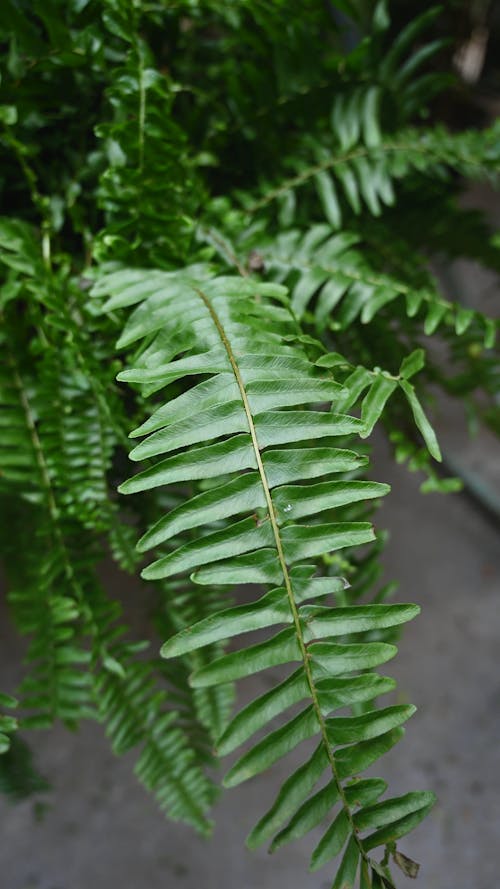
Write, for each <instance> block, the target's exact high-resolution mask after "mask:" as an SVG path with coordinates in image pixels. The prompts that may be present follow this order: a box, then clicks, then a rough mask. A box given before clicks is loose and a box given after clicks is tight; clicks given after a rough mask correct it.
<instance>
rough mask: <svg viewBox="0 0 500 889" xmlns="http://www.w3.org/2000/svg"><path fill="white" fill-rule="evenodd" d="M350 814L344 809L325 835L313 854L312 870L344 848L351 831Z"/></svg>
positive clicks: (317, 868) (321, 865)
mask: <svg viewBox="0 0 500 889" xmlns="http://www.w3.org/2000/svg"><path fill="white" fill-rule="evenodd" d="M350 827H351V824H350V821H349V816H348V814H347V812H346V810H345V809H342V810H341V811H340V812H339V813H338V815H337V817H336V818H335V820H334V821H333V822H332V824H331V825H330V827H329V828H328V830H327V831H326V833H325V834H324V835H323V837H322V838H321V840H320V841H319V843H318V845H317V846H316V848H315V850H314V852H313V853H312V856H311V864H310V868H309V869H310V870H311V871H316V870H319V869H320V867H323V865H324V864H326V863H327V861H330V860H331V859H332V858H335V856H336V855H338V854H339V852H341V851H342V849H343V848H344V846H345V844H346V841H347V838H348V836H349V833H350Z"/></svg>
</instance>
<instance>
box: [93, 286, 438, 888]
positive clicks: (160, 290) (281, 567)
mask: <svg viewBox="0 0 500 889" xmlns="http://www.w3.org/2000/svg"><path fill="white" fill-rule="evenodd" d="M138 276H139V273H138V272H136V273H133V274H132V275H131V276H130V279H129V280H127V272H117V273H115V274H111V275H110V276H108V277H106V278H104V279H102V280H101V281H100V282H99V283H98V285H97V286H96V293H97V294H102V293H106V294H108V295H109V298H110V303H111V304H112V305H113V306H114V307H119V306H120V304H123V305H130V303H131V293H132V292H133V293H134V294H135V299H136V302H137V303H138V305H137V306H136V308H135V309H134V310H133V311H132V313H131V315H130V317H129V320H128V321H127V323H126V324H125V327H124V331H123V334H122V337H121V343H122V344H123V345H126V346H130V345H132V344H134V343H139V342H144V343H145V344H146V346H147V349H146V352H149V353H150V354H151V353H155V354H157V355H161V354H162V353H164V354H165V360H164V362H163V363H159V364H158V363H155V364H154V365H151V364H149V363H148V361H146V360H144V355H145V354H146V353H145V352H143V353H142V359H141V360H140V361H139V363H138V365H137V367H136V368H134V369H131V370H126V371H123V372H122V373H121V374H120V375H119V377H120V379H122V380H127V381H128V382H131V383H141V384H146V385H149V384H152V383H154V384H155V387H156V388H157V389H159V388H160V386H166V385H167V386H168V384H169V383H170V382H171V381H172V379H176V378H179V376H180V374H181V372H182V370H183V369H186V370H188V371H189V369H190V368H193V367H197V368H198V369H199V372H201V370H202V368H203V367H204V368H205V370H204V379H203V380H202V381H201V382H199V383H195V385H194V386H192V387H191V388H190V389H187V390H186V391H184V392H183V393H182V394H180V395H178V396H177V397H173V398H172V399H170V400H166V401H164V402H162V404H161V406H160V407H158V408H157V409H156V411H154V413H153V414H152V415H151V417H150V418H149V419H147V420H146V421H145V423H143V424H142V426H141V427H139V429H137V430H136V431H135V433H134V436H142V437H143V441H142V442H141V443H140V444H138V445H137V446H136V447H135V448H134V449H133V450H132V453H131V457H132V459H133V460H137V461H141V462H143V461H151V462H150V464H149V465H148V467H147V468H144V469H143V470H142V471H141V472H139V473H138V474H137V475H136V476H134V477H133V478H132V479H130V480H129V481H127V482H125V483H124V484H123V485H122V486H121V491H122V492H123V493H127V494H133V493H136V492H140V491H144V490H151V489H154V488H157V487H162V486H164V485H168V484H173V483H180V482H187V481H191V480H192V479H193V478H197V479H208V478H219V479H220V484H218V485H216V486H215V487H210V488H209V489H208V490H207V491H206V492H204V493H202V494H197V495H195V496H194V497H192V498H191V499H188V500H186V501H185V502H184V503H182V504H181V505H179V506H178V507H177V508H175V509H173V510H171V511H170V512H169V513H167V515H165V516H164V517H163V518H162V519H160V521H159V522H158V523H157V525H156V526H155V527H154V528H153V529H151V530H150V531H148V532H147V534H146V535H145V537H144V538H143V540H142V542H141V549H144V550H145V549H149V548H151V547H153V546H154V547H159V548H160V552H159V554H158V558H157V559H156V560H155V561H154V562H153V563H152V564H151V565H149V566H148V567H147V568H146V569H144V571H143V576H144V577H145V578H148V579H166V578H168V577H171V576H175V575H177V574H184V573H186V572H189V573H191V572H193V573H192V579H193V580H194V581H195V582H196V583H198V584H200V585H201V586H203V584H205V583H207V582H210V583H217V584H227V583H246V582H250V583H253V584H259V585H260V584H264V585H265V586H266V587H267V591H266V592H265V593H264V595H263V596H262V597H261V598H257V599H256V600H255V601H253V602H252V603H251V604H248V605H243V606H236V607H235V608H230V609H226V610H224V611H222V612H219V613H218V614H216V615H213V616H210V617H208V618H206V619H204V620H202V621H199V622H198V623H196V624H194V625H188V626H186V627H185V628H184V629H182V630H180V631H179V632H178V633H177V634H176V635H175V636H174V637H173V638H171V639H169V640H167V642H166V643H165V645H164V646H163V649H162V654H163V655H164V657H167V658H171V657H176V656H179V655H182V654H185V653H187V652H190V651H196V650H198V649H203V648H204V647H205V646H207V645H209V644H212V643H215V642H218V641H221V640H226V639H230V638H232V637H233V636H240V635H241V634H242V633H252V632H254V631H256V630H262V629H268V628H269V629H271V628H273V627H279V629H278V631H277V632H275V631H273V634H272V635H268V636H267V637H266V638H265V639H264V640H262V638H261V637H258V638H257V641H252V642H251V644H250V645H248V646H247V647H240V648H238V649H237V650H232V651H231V652H230V653H228V654H224V655H222V656H221V657H218V658H217V659H216V660H214V661H212V662H211V663H208V664H206V665H204V666H202V667H201V668H199V669H198V670H196V671H195V673H194V674H193V676H192V678H191V682H192V685H193V686H194V687H195V688H207V687H213V686H218V685H219V684H221V683H225V682H228V681H233V680H237V679H240V678H244V677H247V676H250V675H252V674H254V673H256V672H258V671H260V670H264V669H267V668H268V667H271V666H276V665H279V664H282V665H290V666H292V671H291V673H290V674H289V675H288V676H287V678H286V679H285V680H284V681H283V682H282V683H281V684H279V685H278V686H277V687H275V688H273V689H272V690H271V691H269V692H266V693H265V694H264V695H263V696H262V697H260V698H259V699H257V700H256V701H254V702H252V703H251V704H250V705H248V706H247V707H246V708H245V709H244V710H243V711H241V712H240V713H239V714H237V716H236V717H235V718H234V719H233V721H232V722H231V723H230V724H229V726H228V727H227V728H226V729H225V731H224V732H223V734H222V736H221V737H220V738H219V740H218V745H217V746H218V750H219V753H220V754H225V753H228V752H230V751H231V750H234V749H235V748H237V747H239V746H240V745H241V744H243V743H245V742H246V741H248V740H249V739H250V738H252V737H253V736H254V735H255V733H256V732H258V731H259V730H260V729H263V728H264V727H268V728H269V729H270V731H269V734H267V735H266V736H265V737H264V738H263V739H261V740H259V741H257V743H256V744H255V745H254V746H253V747H250V749H248V750H247V751H246V752H245V753H243V755H242V756H241V758H240V759H239V760H238V761H237V763H236V764H235V765H234V766H233V767H232V768H231V770H230V771H229V772H228V774H227V775H226V777H225V780H224V783H225V785H226V786H234V785H236V784H239V783H241V782H242V781H245V780H247V779H249V778H251V777H253V776H254V775H256V774H258V773H260V772H262V771H264V770H265V769H267V768H269V767H270V766H272V765H273V763H275V762H276V761H277V760H278V759H280V758H281V757H282V756H283V755H285V754H286V753H288V752H289V751H290V750H291V749H292V748H294V747H295V746H297V745H298V744H299V743H301V742H302V741H305V740H306V739H309V738H312V737H316V738H317V745H318V746H317V747H316V750H315V752H314V753H313V755H312V757H311V758H308V759H307V760H306V762H305V763H304V766H303V767H301V768H300V769H299V770H298V771H297V772H296V773H295V774H293V775H292V776H291V777H290V779H289V780H288V781H287V782H286V784H285V785H284V787H283V788H282V790H281V792H280V794H279V796H278V799H277V801H276V803H275V805H274V806H273V807H272V809H271V810H270V812H269V813H267V814H266V815H265V816H264V817H263V819H262V821H261V822H260V823H259V825H258V826H257V827H256V828H255V830H254V831H253V832H252V834H251V836H250V838H249V844H250V845H252V846H254V845H258V844H259V843H261V842H264V841H265V840H270V839H272V838H273V837H274V840H273V842H272V848H273V849H274V848H278V847H279V846H281V845H283V844H284V843H286V842H288V841H289V840H291V839H293V838H296V837H299V836H302V835H303V834H304V833H306V832H308V831H309V830H310V829H311V828H312V827H314V826H316V825H317V824H319V823H320V821H322V819H323V818H324V817H325V816H326V815H327V814H328V813H329V812H331V811H332V810H333V811H334V813H335V815H334V818H333V820H332V822H331V825H330V827H329V828H328V829H327V832H326V834H325V835H324V837H323V839H322V840H321V842H320V844H319V845H318V847H317V849H316V850H315V852H314V853H313V858H312V863H311V864H312V867H313V869H315V868H316V867H320V866H321V865H323V864H325V863H326V862H327V861H329V860H330V859H331V858H333V857H334V856H336V855H337V854H339V853H341V852H342V851H343V850H344V854H343V858H342V863H341V865H340V870H339V876H338V878H337V883H336V885H339V886H340V885H343V883H342V879H343V875H345V873H346V872H347V871H349V873H350V874H351V877H352V879H354V876H355V874H356V872H357V870H358V868H359V867H360V866H361V867H362V868H366V867H368V866H371V864H370V858H369V853H370V851H371V850H372V849H373V848H375V847H376V846H377V845H379V843H380V844H382V845H383V844H385V843H387V842H393V841H395V840H397V839H398V838H399V837H400V836H402V835H403V834H404V833H406V832H407V830H409V829H410V828H411V827H412V826H413V825H414V824H416V823H418V821H419V820H420V819H421V818H422V817H423V816H424V815H425V813H426V812H427V811H428V810H429V808H430V807H431V805H432V802H433V796H432V794H429V793H414V794H407V795H406V796H404V797H401V798H399V799H397V800H396V799H394V800H386V801H382V802H377V800H378V799H379V797H380V796H381V794H382V793H383V792H384V790H385V784H384V782H382V781H378V780H375V779H366V780H362V781H360V782H354V783H352V779H353V778H354V777H355V776H356V775H358V774H359V773H360V772H362V771H364V769H366V768H367V767H368V766H369V765H370V764H371V763H373V762H375V761H376V760H377V759H378V758H379V757H380V756H381V755H382V754H383V753H385V752H386V751H387V750H389V749H390V748H391V746H392V745H393V744H394V743H396V741H397V740H398V738H399V737H400V735H401V732H402V728H401V726H402V725H403V723H404V722H405V721H406V720H407V719H408V718H409V717H410V716H411V715H412V713H413V709H414V708H412V707H409V706H406V705H405V706H400V705H395V706H388V707H385V708H383V709H381V710H369V711H368V712H365V713H362V714H361V715H352V716H336V715H334V714H335V711H336V710H338V709H339V708H342V707H344V706H345V705H348V706H352V705H353V704H354V703H356V702H363V701H372V700H373V699H374V698H375V697H377V696H378V695H379V694H383V693H384V692H388V691H390V690H391V689H392V688H393V687H394V683H393V682H392V680H390V679H388V678H387V677H383V676H380V675H379V674H378V673H376V672H374V668H375V667H377V666H380V665H381V664H383V663H385V662H386V661H387V660H389V659H390V658H392V657H393V656H394V654H395V653H396V648H395V647H394V646H393V645H391V644H388V643H385V642H377V641H371V640H370V637H369V636H367V635H366V634H367V633H368V634H370V633H373V632H376V631H377V630H380V629H384V628H391V627H396V626H399V625H400V624H403V623H405V622H406V621H407V620H410V619H411V618H412V617H414V616H415V615H416V614H417V612H418V608H417V607H416V606H414V605H387V604H369V605H363V604H356V605H348V606H340V605H337V606H336V607H335V606H331V605H328V604H318V600H320V601H321V600H322V601H323V602H324V601H328V599H327V597H329V596H331V595H333V596H335V594H336V593H341V592H342V591H343V589H344V581H343V580H342V578H341V577H329V576H321V575H318V576H316V575H315V571H316V565H317V564H318V560H319V561H320V564H321V557H322V556H323V554H326V553H334V552H336V551H339V550H343V549H345V548H353V547H359V546H361V545H363V544H366V543H368V542H369V541H371V540H373V529H372V527H371V525H370V524H369V523H367V522H348V523H340V524H339V523H336V522H335V520H333V521H332V517H333V516H334V514H335V507H336V506H338V505H339V504H342V503H344V504H346V503H351V502H356V501H359V500H369V499H370V498H374V497H375V498H376V497H379V496H382V495H383V494H384V493H385V492H386V490H387V487H386V486H384V485H380V484H377V483H374V482H366V481H349V480H346V479H345V478H343V477H342V475H341V474H342V473H344V472H345V471H346V469H349V468H355V467H356V466H359V465H360V462H365V461H363V460H362V459H360V458H359V457H358V456H357V455H356V454H355V453H354V452H352V451H350V450H345V449H342V448H339V447H336V446H335V440H336V439H337V438H338V437H339V436H346V435H352V434H355V433H356V432H359V431H362V429H363V423H362V421H361V420H358V419H356V418H355V417H350V416H348V415H346V414H342V413H336V412H335V403H336V401H337V399H341V398H342V393H343V389H342V387H341V386H340V385H339V383H338V382H336V381H335V380H334V379H333V377H332V375H331V373H330V372H328V371H325V370H324V369H321V368H318V367H317V366H316V367H315V366H314V365H313V364H312V363H311V362H310V361H309V360H308V358H307V355H306V353H305V352H304V351H302V350H301V349H300V348H297V345H294V349H293V350H291V349H290V347H289V345H287V342H289V341H290V339H295V338H296V337H297V335H298V331H297V328H296V322H295V321H294V318H293V316H292V315H291V313H290V311H289V309H288V306H287V300H286V290H285V289H284V288H283V287H281V286H279V285H276V284H255V283H254V282H253V281H250V280H244V279H241V278H231V277H227V278H215V279H211V280H205V281H201V282H197V281H194V280H192V279H191V280H190V279H189V278H186V279H185V280H184V281H178V282H176V284H175V285H174V286H172V283H171V279H170V278H169V277H168V276H165V277H164V278H163V280H162V279H161V276H156V278H155V282H156V288H155V290H154V292H153V293H152V292H151V286H150V284H149V273H148V272H147V271H145V272H144V273H143V284H142V290H143V295H144V298H141V292H140V291H141V287H140V286H139V284H138ZM132 288H133V291H132ZM180 303H181V304H182V306H183V312H182V314H179V311H178V306H179V304H180ZM257 315H258V316H259V318H265V319H266V326H265V327H263V326H262V324H260V325H259V326H257V325H256V323H255V321H256V317H257ZM167 345H168V348H167ZM332 402H333V407H334V410H333V411H331V412H326V411H324V410H322V409H319V408H318V407H314V405H319V404H330V403H332ZM320 438H322V439H325V442H324V446H321V447H319V446H318V439H320ZM339 474H340V476H339ZM303 520H305V521H303ZM186 528H192V529H195V528H196V529H197V531H198V534H197V536H196V538H194V539H193V540H192V541H190V542H188V543H181V545H180V546H178V547H177V548H171V549H169V550H167V552H166V553H165V552H163V553H162V547H163V546H164V545H165V544H167V543H168V541H170V540H172V541H173V542H174V543H175V538H176V535H177V534H178V533H179V532H180V531H181V530H183V529H186ZM203 528H205V529H206V532H205V533H204V534H202V535H200V533H199V532H200V530H201V529H203ZM200 595H203V591H200ZM301 702H302V704H303V709H301V710H300V712H299V713H298V714H296V715H292V717H291V718H289V719H288V721H286V722H285V723H284V724H282V725H281V726H280V727H279V728H274V729H273V727H272V720H273V719H274V717H276V716H278V715H280V714H283V713H286V711H287V710H288V709H289V708H290V707H292V705H296V704H299V703H301ZM269 723H271V726H269ZM323 775H325V776H326V777H327V782H328V783H327V784H326V785H325V786H324V787H323V788H322V789H320V790H319V791H316V792H313V791H314V788H315V787H316V785H317V784H318V782H319V781H320V779H321V778H322V776H323ZM311 794H312V795H311ZM349 885H350V883H349Z"/></svg>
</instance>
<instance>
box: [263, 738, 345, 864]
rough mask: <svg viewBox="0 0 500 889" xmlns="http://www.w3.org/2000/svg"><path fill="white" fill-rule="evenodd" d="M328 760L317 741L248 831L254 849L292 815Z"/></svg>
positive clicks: (318, 777)
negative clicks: (274, 799) (309, 755)
mask: <svg viewBox="0 0 500 889" xmlns="http://www.w3.org/2000/svg"><path fill="white" fill-rule="evenodd" d="M327 763H328V759H327V754H326V751H325V748H324V746H323V745H322V744H320V745H319V747H317V748H316V750H315V752H314V753H313V755H312V756H311V758H310V759H308V760H307V762H305V763H304V765H302V766H300V767H299V768H298V769H297V770H296V771H295V772H294V773H293V774H292V775H291V776H290V777H289V778H287V780H286V781H285V783H284V784H283V787H282V788H281V790H280V792H279V794H278V796H277V798H276V801H275V803H274V804H273V805H272V806H271V808H270V809H269V811H268V812H267V813H266V814H265V815H264V817H263V818H261V820H260V821H259V823H258V824H257V825H256V827H254V829H253V830H252V832H251V833H250V834H249V836H248V838H247V846H248V847H249V848H250V849H256V848H257V846H260V845H262V843H265V842H266V841H267V840H269V839H270V838H271V837H272V835H273V834H274V832H275V831H276V830H277V829H278V828H279V827H280V826H281V825H282V824H283V823H284V822H285V821H287V820H288V819H289V818H290V817H291V816H292V815H294V813H295V812H296V811H297V808H298V807H299V806H300V805H301V803H302V802H303V800H304V799H305V798H306V797H307V795H308V794H309V793H310V791H311V790H312V789H313V787H314V785H315V784H316V783H317V781H318V780H319V779H320V777H321V775H322V774H323V772H324V770H325V768H326V766H327ZM321 817H322V816H321ZM306 830H307V828H306Z"/></svg>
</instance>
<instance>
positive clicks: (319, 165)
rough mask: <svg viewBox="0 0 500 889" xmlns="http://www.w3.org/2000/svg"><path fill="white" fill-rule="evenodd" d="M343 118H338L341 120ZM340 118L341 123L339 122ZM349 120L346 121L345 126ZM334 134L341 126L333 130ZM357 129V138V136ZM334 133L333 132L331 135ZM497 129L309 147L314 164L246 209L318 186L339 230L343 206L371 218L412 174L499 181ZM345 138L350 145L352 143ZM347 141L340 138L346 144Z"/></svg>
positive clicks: (406, 133) (411, 132)
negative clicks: (396, 184)
mask: <svg viewBox="0 0 500 889" xmlns="http://www.w3.org/2000/svg"><path fill="white" fill-rule="evenodd" d="M340 117H341V115H340ZM340 117H339V119H340ZM349 119H350V118H348V120H349ZM336 126H337V128H338V126H339V123H338V122H337V124H336ZM359 127H360V124H359V122H358V123H357V128H358V129H357V131H356V132H355V134H354V136H355V137H356V138H357V137H358V135H359V132H360V129H359ZM334 133H335V129H334ZM498 134H499V125H498V123H497V122H496V123H494V124H493V125H492V126H491V127H489V128H488V129H486V130H483V131H481V132H475V131H468V132H465V133H451V132H449V131H447V130H446V129H445V128H444V127H442V126H437V127H435V128H434V129H427V130H425V131H424V130H422V131H420V130H417V129H407V130H402V131H400V132H398V133H395V134H393V135H388V136H385V135H380V139H379V140H378V137H377V141H376V142H374V143H373V144H363V143H362V144H359V145H354V146H350V147H343V146H342V142H341V143H340V145H335V142H334V147H333V150H332V149H331V148H329V149H327V148H326V147H324V146H317V145H316V146H309V148H310V150H311V151H315V152H316V161H315V163H314V164H312V165H310V164H308V165H306V164H305V163H303V162H301V164H300V167H301V168H300V170H299V171H298V173H297V175H296V176H293V177H292V178H290V179H288V180H286V181H285V182H283V183H282V184H281V185H279V186H278V187H276V188H270V189H269V188H268V189H266V190H265V195H264V196H263V197H262V198H261V199H260V200H258V201H257V202H255V203H251V204H250V205H249V206H247V211H248V213H249V214H254V213H257V212H258V211H259V210H261V209H262V208H263V207H266V206H267V205H269V204H270V203H272V202H273V201H276V200H278V199H283V200H284V199H286V198H287V197H288V199H290V195H292V194H294V192H295V191H296V190H297V189H300V188H302V187H304V186H307V185H311V184H314V183H316V187H317V190H318V194H319V197H320V201H321V204H322V207H323V211H324V213H325V216H326V218H327V220H328V222H329V223H330V224H331V225H332V226H333V227H334V228H339V227H340V226H341V222H342V203H341V200H340V198H339V193H340V195H341V196H342V202H343V201H346V202H347V205H348V206H350V208H351V210H352V211H353V212H354V213H355V214H358V213H360V212H361V208H362V206H363V205H364V206H365V207H366V208H367V209H368V210H369V211H370V213H372V214H373V215H374V216H378V215H380V213H381V212H382V209H383V207H384V206H391V205H392V204H393V203H394V201H395V193H394V185H393V183H394V182H396V181H398V180H400V179H403V178H408V176H409V175H410V174H412V173H413V174H415V175H418V176H429V177H434V178H437V179H444V178H448V177H449V176H450V175H451V173H452V172H455V173H459V174H460V175H462V176H465V177H468V178H470V179H485V180H488V181H490V182H492V183H494V182H496V181H497V180H498V170H499V162H500V150H499V148H498V145H499V138H498ZM351 138H352V137H351V136H350V135H349V140H351ZM346 140H347V135H346V136H345V138H344V144H345V145H347V144H350V142H349V143H348V142H346Z"/></svg>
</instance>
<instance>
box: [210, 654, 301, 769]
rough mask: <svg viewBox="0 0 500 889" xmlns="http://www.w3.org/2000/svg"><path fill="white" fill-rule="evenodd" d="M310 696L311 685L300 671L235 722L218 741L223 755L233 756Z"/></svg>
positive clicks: (268, 693)
mask: <svg viewBox="0 0 500 889" xmlns="http://www.w3.org/2000/svg"><path fill="white" fill-rule="evenodd" d="M308 695H309V685H308V683H307V679H306V677H305V675H304V673H303V671H302V670H296V671H295V672H294V673H292V674H291V676H289V677H288V679H285V680H284V681H283V682H281V683H280V684H279V685H277V686H276V687H275V688H273V689H271V691H268V692H266V693H265V694H263V695H261V696H260V697H259V698H257V699H256V700H255V701H252V702H251V703H250V704H248V705H247V706H246V707H244V708H243V709H242V710H240V712H239V713H237V714H236V716H235V717H234V718H233V719H232V720H231V722H230V723H229V725H228V726H227V728H226V729H225V731H224V733H223V734H222V736H221V737H220V738H219V740H218V742H217V750H218V752H219V753H220V754H222V755H225V754H227V753H231V751H232V750H234V749H235V748H236V747H239V746H240V744H243V743H244V742H245V741H246V740H248V738H250V737H251V736H252V735H254V734H255V732H258V731H259V730H260V729H261V728H263V726H265V725H267V723H268V722H270V721H271V719H274V717H275V716H279V715H280V714H281V713H283V711H284V710H287V709H288V708H289V707H291V706H293V704H297V703H298V702H299V701H302V700H304V698H307V697H308Z"/></svg>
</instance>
